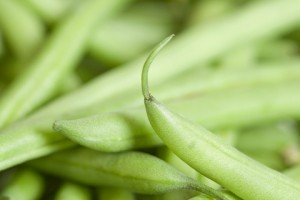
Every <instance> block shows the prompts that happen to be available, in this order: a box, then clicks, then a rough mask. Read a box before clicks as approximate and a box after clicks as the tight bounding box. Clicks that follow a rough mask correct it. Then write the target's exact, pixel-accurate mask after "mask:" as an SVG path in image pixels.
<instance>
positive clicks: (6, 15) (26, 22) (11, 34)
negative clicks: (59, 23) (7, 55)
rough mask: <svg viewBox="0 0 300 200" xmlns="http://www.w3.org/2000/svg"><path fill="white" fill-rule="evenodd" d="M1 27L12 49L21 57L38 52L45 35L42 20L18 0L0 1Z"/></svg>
mask: <svg viewBox="0 0 300 200" xmlns="http://www.w3.org/2000/svg"><path fill="white" fill-rule="evenodd" d="M0 28H1V30H2V31H3V34H4V36H5V39H6V41H7V43H8V44H9V47H10V49H11V50H12V51H13V53H14V54H15V56H17V57H19V58H21V59H26V58H28V57H30V56H32V55H33V54H34V53H36V51H37V49H38V48H39V47H40V45H41V43H42V42H43V40H44V36H45V27H44V26H43V24H42V23H41V21H40V20H39V19H38V18H37V16H35V15H34V14H33V13H31V12H30V11H29V10H28V9H27V8H26V7H24V6H23V5H22V4H20V3H19V2H18V1H17V0H11V1H6V0H1V1H0ZM20 33H22V34H20Z"/></svg>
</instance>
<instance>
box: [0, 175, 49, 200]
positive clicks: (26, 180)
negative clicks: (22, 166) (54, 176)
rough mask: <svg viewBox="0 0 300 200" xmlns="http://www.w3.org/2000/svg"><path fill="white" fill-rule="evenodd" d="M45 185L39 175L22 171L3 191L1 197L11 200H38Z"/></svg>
mask: <svg viewBox="0 0 300 200" xmlns="http://www.w3.org/2000/svg"><path fill="white" fill-rule="evenodd" d="M44 185H45V183H44V180H43V178H42V176H41V175H39V174H38V173H36V172H34V171H31V170H21V171H18V172H17V174H15V177H14V178H13V180H12V181H11V182H10V183H8V184H7V185H6V186H5V188H4V189H3V191H1V196H6V197H8V199H11V200H38V199H40V197H41V195H42V192H43V190H44Z"/></svg>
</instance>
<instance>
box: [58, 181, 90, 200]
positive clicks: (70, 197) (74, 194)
mask: <svg viewBox="0 0 300 200" xmlns="http://www.w3.org/2000/svg"><path fill="white" fill-rule="evenodd" d="M54 200H92V195H91V191H90V190H89V189H88V188H86V187H85V186H82V185H78V184H75V183H71V182H65V183H63V185H62V186H61V187H60V188H59V190H58V192H57V194H56V195H55V197H54Z"/></svg>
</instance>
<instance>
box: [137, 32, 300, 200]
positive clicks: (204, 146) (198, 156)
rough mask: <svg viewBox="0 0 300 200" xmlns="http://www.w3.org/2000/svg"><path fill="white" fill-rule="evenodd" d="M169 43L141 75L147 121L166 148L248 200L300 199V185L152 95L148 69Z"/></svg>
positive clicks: (146, 66)
mask: <svg viewBox="0 0 300 200" xmlns="http://www.w3.org/2000/svg"><path fill="white" fill-rule="evenodd" d="M169 40H170V37H169V38H167V39H165V40H164V41H163V42H161V43H160V44H159V45H158V46H157V47H156V48H154V50H153V51H152V52H151V54H150V56H149V57H148V59H147V60H146V62H145V65H144V68H143V73H142V91H143V96H144V99H145V108H146V111H147V115H148V119H149V121H150V123H151V126H152V127H153V129H154V130H155V132H156V133H157V134H158V136H159V137H160V138H161V139H162V140H163V141H164V143H165V144H166V146H168V147H169V148H170V149H171V150H172V151H173V152H174V153H175V154H176V155H177V156H178V157H179V158H181V159H182V160H183V161H185V162H186V163H188V164H189V165H190V166H192V167H193V168H194V169H196V170H197V171H199V172H200V173H202V174H203V175H205V176H207V177H208V178H211V179H212V180H214V181H216V182H217V183H219V184H221V185H222V186H224V187H225V188H227V189H228V190H230V191H232V192H234V193H235V194H237V195H238V196H240V197H241V198H243V199H245V200H252V199H263V200H276V199H278V200H280V199H298V198H299V196H300V185H299V183H297V182H296V181H293V180H292V179H289V178H288V177H286V176H284V175H282V174H280V173H279V172H276V171H274V170H272V169H270V168H268V167H266V166H264V165H261V164H260V163H258V162H256V161H254V160H252V159H250V158H249V157H247V156H245V155H244V154H242V153H241V152H239V151H237V150H236V149H235V148H233V147H232V146H230V145H228V144H226V143H225V142H223V141H222V140H221V139H220V138H219V137H217V136H216V135H214V134H212V133H211V132H209V131H208V130H206V129H205V128H203V127H202V126H200V125H199V124H195V123H193V122H190V121H188V120H186V119H185V118H183V117H181V116H179V115H177V114H175V113H172V112H171V111H169V110H168V109H167V108H165V107H164V106H163V105H162V104H160V103H159V102H158V101H157V100H156V99H155V98H154V97H153V96H152V95H150V93H149V90H148V82H147V81H148V79H147V78H146V77H147V75H148V70H149V66H150V65H151V62H152V61H153V59H154V57H155V56H156V54H157V53H158V51H159V50H160V49H161V48H162V47H163V46H164V45H165V44H166V43H167V42H168V41H169Z"/></svg>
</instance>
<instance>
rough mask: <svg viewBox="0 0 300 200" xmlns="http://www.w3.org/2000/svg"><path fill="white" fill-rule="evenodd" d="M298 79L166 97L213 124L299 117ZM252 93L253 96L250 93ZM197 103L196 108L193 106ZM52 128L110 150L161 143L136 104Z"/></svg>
mask: <svg viewBox="0 0 300 200" xmlns="http://www.w3.org/2000/svg"><path fill="white" fill-rule="evenodd" d="M299 88H300V82H299V81H298V82H286V83H285V82H284V83H282V84H275V85H272V86H268V84H267V85H266V86H264V87H263V86H260V88H257V87H250V88H244V89H243V90H229V91H224V92H219V93H213V94H208V95H206V96H203V95H201V93H199V95H200V96H199V97H197V96H195V95H194V96H193V98H189V96H188V97H187V98H186V99H184V98H182V99H177V100H174V101H173V102H172V101H167V103H168V105H169V107H170V108H172V109H173V110H175V111H176V112H178V113H181V114H182V115H183V116H185V117H187V118H188V119H191V120H193V121H196V122H198V123H201V124H203V126H204V127H207V128H209V129H213V130H220V129H228V128H243V127H247V126H253V125H257V124H262V123H267V122H272V121H277V120H282V119H286V118H293V117H297V118H299V117H300V112H299V110H300V107H299V102H300V94H299V92H298V91H299ZM253 96H255V99H253ZM195 108H197V109H195ZM54 130H55V131H56V132H58V133H61V134H63V135H64V136H66V137H68V138H69V139H71V140H72V141H74V142H76V143H78V144H81V145H83V146H87V147H89V148H92V149H95V150H100V151H106V152H115V151H122V150H128V149H137V148H145V147H153V146H157V145H162V144H163V143H162V141H161V140H160V139H159V138H158V137H157V135H156V134H155V132H154V131H153V129H152V128H151V125H150V123H149V122H148V121H147V114H146V112H145V110H144V109H142V108H141V107H138V108H135V109H133V108H128V109H124V110H120V111H118V112H110V113H104V114H98V115H94V116H89V117H85V118H80V119H75V120H58V121H56V122H55V123H54Z"/></svg>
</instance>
